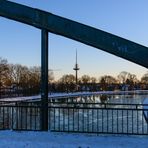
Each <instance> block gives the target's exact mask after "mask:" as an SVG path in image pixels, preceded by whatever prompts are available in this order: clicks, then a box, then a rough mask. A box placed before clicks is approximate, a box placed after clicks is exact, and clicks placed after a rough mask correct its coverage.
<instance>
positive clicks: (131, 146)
mask: <svg viewBox="0 0 148 148" xmlns="http://www.w3.org/2000/svg"><path fill="white" fill-rule="evenodd" d="M0 147H1V148H147V147H148V136H113V135H106V136H104V135H94V134H70V133H51V132H15V131H0Z"/></svg>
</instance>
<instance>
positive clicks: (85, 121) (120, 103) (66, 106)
mask: <svg viewBox="0 0 148 148" xmlns="http://www.w3.org/2000/svg"><path fill="white" fill-rule="evenodd" d="M146 98H148V94H142V93H141V94H131V93H130V94H129V93H124V94H113V95H108V94H106V95H105V94H103V95H95V96H94V95H92V96H79V97H73V98H63V99H60V100H57V101H55V102H54V103H55V104H54V103H53V106H54V108H51V112H50V117H51V120H50V121H51V122H50V123H51V125H50V126H51V130H53V131H64V132H86V133H111V134H148V124H147V122H146V120H145V118H144V115H143V111H144V110H143V101H144V99H146ZM110 104H111V105H110ZM145 112H146V113H147V114H148V111H147V110H145Z"/></svg>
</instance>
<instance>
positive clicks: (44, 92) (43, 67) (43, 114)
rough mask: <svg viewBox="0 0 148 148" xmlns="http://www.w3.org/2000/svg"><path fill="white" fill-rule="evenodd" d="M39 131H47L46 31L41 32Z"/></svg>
mask: <svg viewBox="0 0 148 148" xmlns="http://www.w3.org/2000/svg"><path fill="white" fill-rule="evenodd" d="M41 98H42V99H41V100H42V101H41V103H42V105H41V106H42V108H41V129H42V130H43V131H48V31H47V30H45V29H42V30H41Z"/></svg>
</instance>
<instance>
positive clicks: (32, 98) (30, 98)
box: [0, 90, 148, 102]
mask: <svg viewBox="0 0 148 148" xmlns="http://www.w3.org/2000/svg"><path fill="white" fill-rule="evenodd" d="M130 93H135V94H140V93H148V90H133V91H97V92H74V93H52V94H50V93H49V94H48V97H49V99H60V98H66V97H77V96H91V95H100V94H108V95H112V94H130ZM40 99H41V95H36V96H28V97H13V98H4V99H0V101H8V102H16V101H17V102H19V101H20V102H21V101H35V100H40Z"/></svg>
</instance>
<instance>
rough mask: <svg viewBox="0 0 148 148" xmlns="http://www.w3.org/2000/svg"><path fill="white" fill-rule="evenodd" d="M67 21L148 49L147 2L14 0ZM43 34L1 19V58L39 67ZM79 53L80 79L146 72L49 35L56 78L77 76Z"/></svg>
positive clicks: (137, 66) (93, 49) (67, 40)
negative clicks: (75, 73) (76, 52)
mask: <svg viewBox="0 0 148 148" xmlns="http://www.w3.org/2000/svg"><path fill="white" fill-rule="evenodd" d="M11 1H13V2H18V3H21V4H24V5H28V6H31V7H35V8H39V9H42V10H45V11H48V12H51V13H54V14H56V15H59V16H62V17H66V18H69V19H72V20H75V21H78V22H81V23H83V24H87V25H90V26H93V27H95V28H98V29H102V30H104V31H107V32H110V33H112V34H115V35H118V36H121V37H123V38H126V39H129V40H132V41H134V42H137V43H140V44H142V45H145V46H148V31H147V27H148V19H147V14H148V9H147V6H148V1H147V0H141V1H135V0H130V1H129V0H124V1H123V0H120V1H119V0H93V1H91V0H81V1H80V0H73V1H70V0H62V1H59V0H11ZM40 46H41V45H40V30H38V29H36V28H34V27H31V26H28V25H24V24H21V23H18V22H15V21H12V20H8V19H5V18H2V17H0V56H1V57H3V58H6V59H8V61H9V62H10V63H14V64H15V63H20V64H22V65H27V66H34V65H35V66H37V65H40V52H41V51H40ZM76 49H77V51H78V62H79V65H80V71H79V76H82V75H83V74H88V75H90V76H95V77H97V78H98V77H99V76H101V75H113V76H117V75H118V74H119V73H120V72H121V71H128V72H130V73H134V74H136V75H137V76H138V77H139V78H140V77H141V76H142V75H143V74H144V73H146V72H147V69H146V68H143V67H141V66H139V65H136V64H134V63H131V62H128V61H126V60H123V59H121V58H118V57H116V56H113V55H111V54H108V53H106V52H103V51H101V50H98V49H95V48H92V47H90V46H86V45H84V44H81V43H79V42H76V41H73V40H71V39H67V38H64V37H61V36H58V35H54V34H51V33H49V68H50V69H61V71H55V72H54V74H55V77H56V78H59V77H60V76H62V75H63V74H70V73H71V74H74V71H73V67H74V64H75V50H76Z"/></svg>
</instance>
